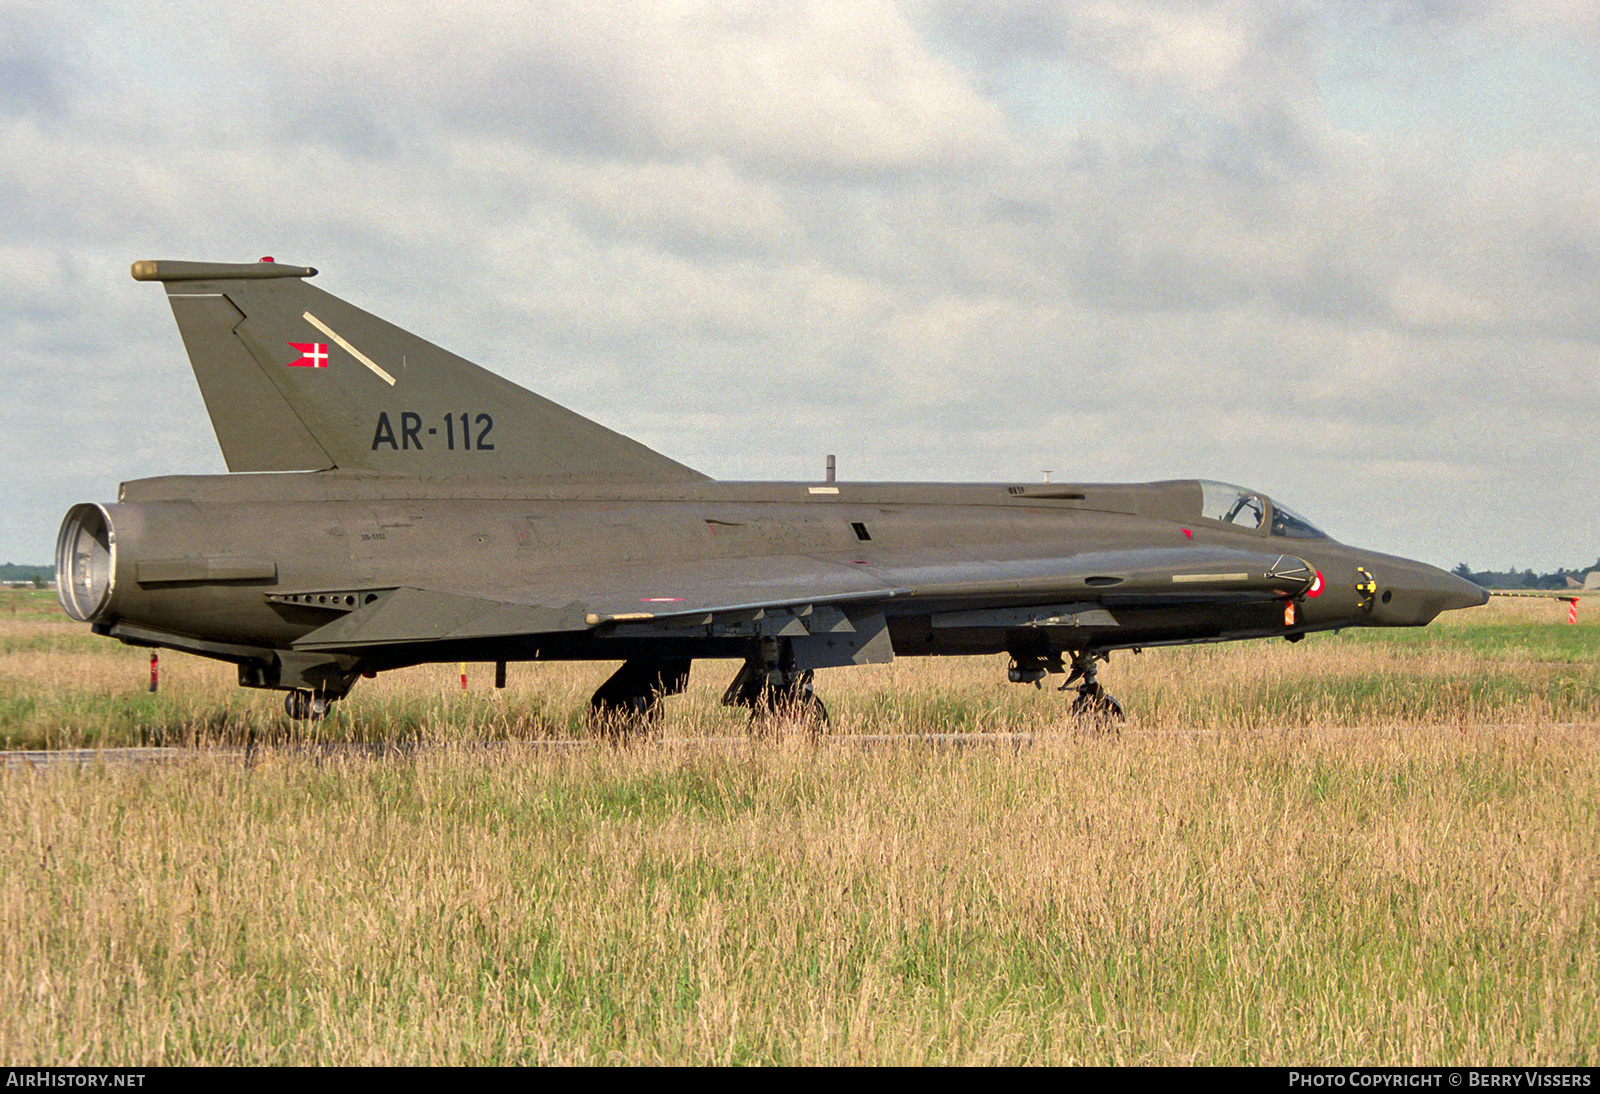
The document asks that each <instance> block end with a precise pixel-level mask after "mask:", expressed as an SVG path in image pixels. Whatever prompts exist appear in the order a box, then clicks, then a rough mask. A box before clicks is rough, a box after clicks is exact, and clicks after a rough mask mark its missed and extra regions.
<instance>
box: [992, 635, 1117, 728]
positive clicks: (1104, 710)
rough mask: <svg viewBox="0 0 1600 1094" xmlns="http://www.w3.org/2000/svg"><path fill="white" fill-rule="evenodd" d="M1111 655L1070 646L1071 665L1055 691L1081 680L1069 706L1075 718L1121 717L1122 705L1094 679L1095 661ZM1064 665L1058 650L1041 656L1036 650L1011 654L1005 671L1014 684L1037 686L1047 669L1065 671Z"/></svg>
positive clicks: (1100, 720) (1109, 720)
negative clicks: (1064, 680) (1015, 654)
mask: <svg viewBox="0 0 1600 1094" xmlns="http://www.w3.org/2000/svg"><path fill="white" fill-rule="evenodd" d="M1110 660H1111V655H1110V654H1109V653H1105V652H1102V651H1099V650H1073V651H1072V667H1071V672H1070V673H1069V674H1068V676H1067V679H1066V682H1065V683H1063V684H1062V685H1061V687H1059V688H1058V689H1056V690H1058V691H1066V690H1067V689H1068V688H1070V687H1072V682H1073V681H1074V680H1081V681H1082V683H1080V684H1079V685H1078V687H1077V692H1078V694H1077V696H1076V697H1075V698H1074V699H1073V700H1072V705H1071V706H1070V707H1068V710H1069V712H1070V713H1071V714H1072V716H1073V717H1074V718H1077V719H1079V720H1080V721H1088V722H1096V723H1100V724H1103V725H1109V724H1111V723H1114V722H1120V721H1122V720H1123V714H1122V705H1121V704H1120V703H1118V702H1117V701H1116V699H1114V698H1112V696H1111V693H1110V692H1108V691H1106V689H1105V688H1103V687H1101V686H1100V681H1099V680H1098V679H1096V676H1097V675H1098V673H1099V671H1100V669H1099V665H1098V664H1097V662H1109V661H1110ZM1066 671H1067V669H1066V666H1064V665H1063V664H1062V662H1061V655H1060V654H1050V655H1047V656H1041V655H1038V654H1021V655H1017V656H1013V657H1012V659H1011V666H1010V668H1009V669H1008V670H1007V672H1006V675H1007V677H1008V678H1009V679H1010V680H1011V682H1012V683H1013V684H1032V685H1034V686H1035V687H1039V686H1041V685H1040V683H1039V682H1040V681H1041V680H1043V679H1044V676H1045V674H1046V673H1047V672H1066Z"/></svg>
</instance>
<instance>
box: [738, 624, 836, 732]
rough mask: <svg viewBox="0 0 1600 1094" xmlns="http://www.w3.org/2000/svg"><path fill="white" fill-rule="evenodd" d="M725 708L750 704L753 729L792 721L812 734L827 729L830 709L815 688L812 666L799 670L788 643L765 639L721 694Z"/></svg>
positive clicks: (748, 705)
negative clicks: (813, 687)
mask: <svg viewBox="0 0 1600 1094" xmlns="http://www.w3.org/2000/svg"><path fill="white" fill-rule="evenodd" d="M722 705H723V706H725V707H734V706H738V707H748V708H749V710H750V724H751V727H752V728H761V727H762V726H763V724H766V725H772V724H775V723H778V722H791V723H794V724H796V725H799V726H802V727H804V728H806V729H808V730H810V731H811V732H812V733H822V732H824V731H825V730H826V729H827V728H828V708H827V707H826V706H824V705H823V702H822V700H821V699H819V698H817V695H816V692H814V691H813V690H812V672H811V670H810V669H796V668H795V665H794V653H793V651H792V650H790V649H789V648H788V644H787V643H781V644H780V643H779V642H778V640H776V639H773V638H763V639H762V640H761V647H760V649H759V650H757V651H756V653H755V655H754V656H752V657H750V658H749V659H748V660H747V661H745V663H744V666H743V667H742V668H740V670H739V675H737V676H735V677H734V678H733V683H731V684H729V685H728V690H727V691H725V692H723V694H722Z"/></svg>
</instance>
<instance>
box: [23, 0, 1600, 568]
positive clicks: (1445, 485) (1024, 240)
mask: <svg viewBox="0 0 1600 1094" xmlns="http://www.w3.org/2000/svg"><path fill="white" fill-rule="evenodd" d="M0 141H3V145H0V147H3V149H4V153H5V154H4V156H3V157H0V209H3V211H4V215H3V216H0V331H3V334H4V340H5V344H6V346H7V347H8V352H7V353H6V355H5V357H4V362H5V363H4V364H3V365H0V377H3V379H4V391H5V405H6V407H7V411H6V416H5V429H4V431H3V433H0V459H3V461H4V467H5V469H6V472H5V475H4V480H3V485H0V561H6V560H11V561H16V562H42V561H45V560H47V559H49V558H50V557H51V554H52V551H53V545H54V539H55V532H56V527H57V524H58V522H59V520H60V517H61V514H62V513H63V512H64V511H65V509H66V508H67V506H68V505H70V504H71V503H73V502H76V501H86V500H111V499H113V498H114V496H115V492H116V486H117V483H118V482H119V481H121V480H123V479H131V478H139V477H143V476H147V475H156V474H167V473H195V472H202V473H210V472H218V473H220V472H222V471H223V469H224V468H223V464H222V460H221V457H220V455H219V453H218V451H217V448H216V444H215V440H214V438H213V436H212V434H211V430H210V426H209V424H208V422H207V420H206V417H205V414H204V408H203V406H202V403H201V400H200V396H199V392H198V389H197V388H196V387H195V384H194V381H193V378H192V375H191V373H190V371H189V367H188V364H187V359H186V357H185V356H184V353H183V350H182V345H181V343H180V341H179V338H178V334H177V330H176V328H175V327H174V325H173V323H172V317H171V313H170V311H169V310H168V308H167V306H166V303H165V301H164V299H163V297H162V293H161V290H160V288H159V286H155V285H149V284H139V283H135V282H134V281H132V280H131V279H130V278H129V276H128V266H129V264H130V263H131V262H132V261H134V260H135V259H148V258H182V259H204V260H217V261H250V260H253V259H255V258H257V257H259V256H261V255H265V254H271V255H274V256H276V257H277V258H278V259H279V260H280V261H285V262H292V263H298V264H305V265H312V266H316V267H318V268H319V269H320V270H321V271H322V273H321V275H320V276H319V277H318V278H317V281H316V284H318V285H319V286H320V287H322V288H324V289H326V290H328V291H331V292H334V293H336V294H338V295H340V296H343V297H346V298H347V299H350V300H352V301H353V302H355V303H358V304H360V305H361V306H363V307H366V308H368V309H369V310H371V311H374V312H375V313H377V314H379V315H382V316H384V317H385V318H387V319H390V320H392V321H394V322H397V323H399V324H400V325H402V326H405V327H408V328H409V329H411V330H414V331H416V332H417V333H419V334H421V335H423V336H425V337H427V338H430V339H431V340H433V341H435V342H438V343H440V344H442V345H444V346H447V347H448V348H450V349H453V350H455V351H456V352H458V353H461V354H462V355H463V356H466V357H468V358H471V359H473V360H476V361H478V362H480V363H481V364H484V365H486V366H488V367H490V368H493V369H494V370H496V371H499V372H501V373H503V374H505V375H507V376H508V377H510V378H511V379H513V380H515V381H517V382H518V383H520V384H523V385H524V386H526V387H530V388H532V389H534V390H536V391H538V392H540V393H541V394H544V395H547V396H549V397H551V398H553V399H555V400H556V401H558V402H561V403H563V404H565V405H568V406H571V407H573V408H574V409H576V410H578V411H580V412H581V413H584V414H586V415H588V416H590V417H593V418H595V419H598V420H599V421H601V422H603V423H605V424H606V425H609V426H611V427H612V428H615V429H618V430H621V431H622V432H624V433H628V434H630V435H632V436H635V437H638V438H639V439H640V440H643V441H644V442H645V443H647V444H649V445H651V446H652V447H655V448H657V449H659V450H660V451H662V452H665V453H667V454H668V455H671V456H673V457H674V458H676V459H679V460H681V461H683V462H685V463H688V464H690V465H691V466H694V467H697V468H699V469H701V470H703V471H705V472H707V473H708V474H711V475H713V476H715V477H717V478H727V479H806V478H816V477H820V475H821V471H822V465H823V457H824V455H825V454H826V453H828V452H835V453H837V454H838V458H839V467H840V477H841V478H847V479H924V480H965V481H1025V482H1026V481H1038V480H1039V479H1040V478H1041V472H1042V471H1043V470H1045V469H1049V470H1051V471H1053V472H1054V474H1053V478H1054V479H1055V480H1056V481H1064V480H1078V481H1127V480H1145V479H1159V478H1174V477H1190V476H1196V477H1208V478H1219V479H1225V480H1230V481H1235V482H1241V483H1245V484H1249V485H1251V486H1255V487H1257V488H1260V489H1262V490H1265V491H1267V492H1268V493H1271V494H1273V495H1274V496H1277V497H1280V498H1282V499H1284V500H1286V501H1287V502H1289V504H1291V505H1292V506H1294V507H1295V508H1296V509H1298V510H1300V511H1301V512H1302V513H1304V514H1305V515H1306V516H1308V517H1310V518H1311V519H1313V520H1314V521H1316V522H1318V523H1319V524H1321V525H1322V526H1323V527H1324V528H1325V529H1326V530H1327V531H1329V532H1330V533H1331V534H1333V535H1334V536H1336V537H1337V538H1340V539H1343V540H1346V541H1347V542H1352V543H1357V544H1360V545H1363V546H1369V547H1374V548H1377V549H1381V550H1387V551H1392V552H1395V553H1399V554H1405V555H1409V556H1412V557H1417V558H1422V559H1425V560H1427V561H1430V562H1434V563H1437V564H1441V565H1445V566H1449V565H1453V564H1455V563H1457V562H1461V561H1466V562H1469V563H1470V564H1472V565H1473V566H1474V567H1475V568H1487V567H1491V566H1493V567H1503V566H1509V565H1516V566H1518V567H1523V566H1528V567H1533V568H1534V569H1537V570H1546V569H1553V568H1555V567H1557V566H1583V565H1588V564H1590V563H1592V562H1593V561H1594V559H1595V558H1596V556H1597V555H1600V439H1597V422H1600V292H1597V285H1600V162H1597V161H1600V7H1597V6H1596V5H1595V4H1593V3H1592V2H1590V0H1550V2H1538V0H1461V2H1443V0H1395V2H1388V3H1385V2H1381V0H1374V2H1360V3H1357V2H1337V0H1325V2H1318V0H1301V2H1295V0H1284V2H1275V0H1237V2H1205V0H1139V2H1133V0H1095V2H1086V3H1070V2H1063V3H1045V2H1036V0H903V2H898V3H895V2H890V0H859V2H826V0H824V2H816V3H806V2H803V0H793V2H784V3H739V2H734V0H726V2H715V3H700V2H693V0H610V2H608V3H605V4H586V3H581V2H568V3H546V2H542V0H517V2H515V3H494V2H485V3H477V4H468V5H459V4H457V3H453V2H452V3H434V2H422V0H417V2H399V0H392V2H379V0H341V2H340V3H338V4H329V3H326V2H325V0H316V2H311V0H264V2H260V3H254V4H251V5H233V6H225V7H219V6H218V5H217V4H215V3H212V2H203V3H202V2H198V0H194V2H190V0H166V2H163V3H159V4H157V3H136V2H118V0H48V2H34V0H0Z"/></svg>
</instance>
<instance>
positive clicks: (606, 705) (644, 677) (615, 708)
mask: <svg viewBox="0 0 1600 1094" xmlns="http://www.w3.org/2000/svg"><path fill="white" fill-rule="evenodd" d="M691 663H692V662H691V661H690V660H689V659H688V658H687V657H683V658H668V659H665V660H655V659H652V658H644V657H635V658H632V659H630V660H628V661H624V662H623V663H622V667H621V668H619V669H618V670H617V671H616V672H614V673H612V674H611V676H610V678H609V679H608V680H606V682H605V683H603V684H601V685H600V686H599V688H597V689H596V690H595V693H594V696H593V697H592V698H590V700H589V727H590V728H591V729H594V730H598V731H599V732H601V733H603V734H605V735H606V736H607V737H614V738H621V737H629V736H633V735H635V734H640V733H649V732H651V731H652V730H654V729H655V728H656V727H657V726H658V725H660V724H661V713H662V711H661V700H662V698H663V697H665V696H668V695H677V694H678V693H679V692H681V691H682V690H683V689H684V688H686V687H688V686H689V666H690V665H691Z"/></svg>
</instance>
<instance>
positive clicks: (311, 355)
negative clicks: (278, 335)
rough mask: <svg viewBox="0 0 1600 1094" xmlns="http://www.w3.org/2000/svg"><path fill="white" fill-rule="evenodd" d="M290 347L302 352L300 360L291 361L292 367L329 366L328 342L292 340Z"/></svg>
mask: <svg viewBox="0 0 1600 1094" xmlns="http://www.w3.org/2000/svg"><path fill="white" fill-rule="evenodd" d="M289 345H290V347H291V348H293V349H297V350H299V351H300V353H301V357H300V359H299V360H298V361H290V362H289V367H290V368H327V367H328V344H327V343H326V342H290V343H289Z"/></svg>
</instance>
